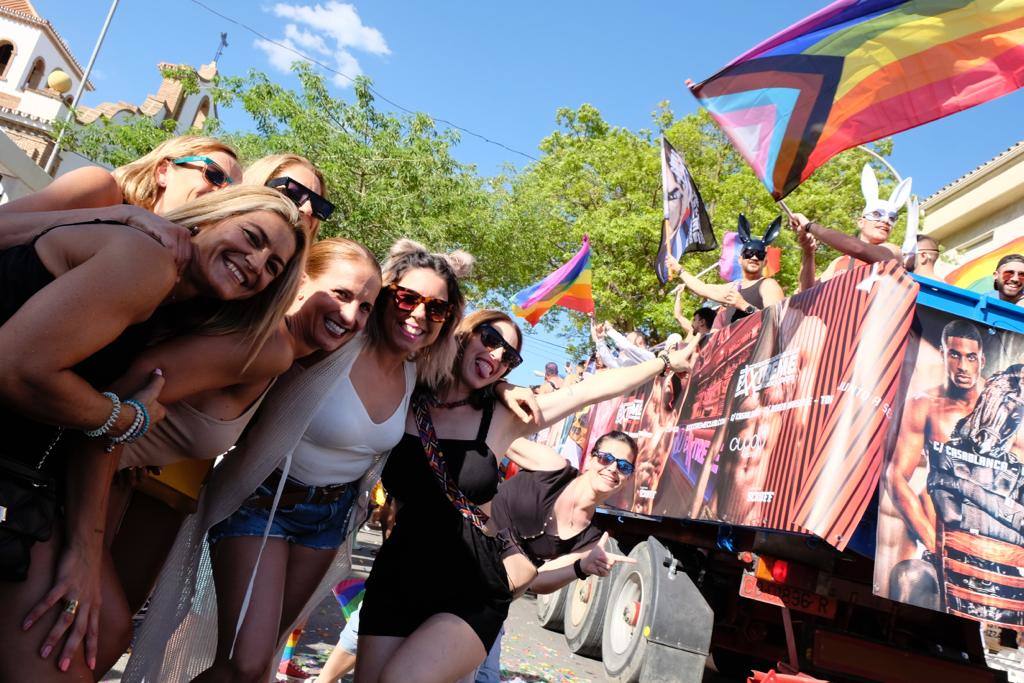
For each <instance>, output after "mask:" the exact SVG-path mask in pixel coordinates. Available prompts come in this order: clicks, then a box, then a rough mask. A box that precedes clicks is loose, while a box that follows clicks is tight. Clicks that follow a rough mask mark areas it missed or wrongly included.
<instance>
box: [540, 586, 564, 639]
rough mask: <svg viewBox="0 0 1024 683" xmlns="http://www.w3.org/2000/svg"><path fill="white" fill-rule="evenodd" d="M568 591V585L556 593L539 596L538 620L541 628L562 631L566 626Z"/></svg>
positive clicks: (556, 631)
mask: <svg viewBox="0 0 1024 683" xmlns="http://www.w3.org/2000/svg"><path fill="white" fill-rule="evenodd" d="M568 592H569V590H568V588H567V587H562V588H559V589H558V590H557V591H555V592H554V593H546V594H541V595H538V596H537V622H538V623H539V624H540V625H541V628H546V629H547V630H549V631H554V632H555V633H562V630H563V629H564V628H565V626H564V624H565V622H564V621H563V619H564V617H565V596H566V593H568Z"/></svg>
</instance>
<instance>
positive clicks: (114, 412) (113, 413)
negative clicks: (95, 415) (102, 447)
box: [84, 391, 121, 438]
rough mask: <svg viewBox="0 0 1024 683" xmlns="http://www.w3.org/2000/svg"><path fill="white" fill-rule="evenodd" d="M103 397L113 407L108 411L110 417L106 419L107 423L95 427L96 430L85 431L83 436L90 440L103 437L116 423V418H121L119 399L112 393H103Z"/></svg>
mask: <svg viewBox="0 0 1024 683" xmlns="http://www.w3.org/2000/svg"><path fill="white" fill-rule="evenodd" d="M103 395H104V396H106V397H107V398H109V399H110V402H111V403H112V404H113V407H112V408H111V410H110V417H108V418H107V421H106V422H104V423H103V424H102V425H100V426H99V427H97V428H96V429H87V430H85V432H84V433H85V435H86V436H88V437H90V438H95V437H97V436H103V435H104V434H106V433H107V432H109V431H110V428H111V427H113V426H114V425H115V424H116V423H117V418H118V417H120V416H121V399H119V398H118V397H117V394H115V393H114V392H112V391H104V392H103Z"/></svg>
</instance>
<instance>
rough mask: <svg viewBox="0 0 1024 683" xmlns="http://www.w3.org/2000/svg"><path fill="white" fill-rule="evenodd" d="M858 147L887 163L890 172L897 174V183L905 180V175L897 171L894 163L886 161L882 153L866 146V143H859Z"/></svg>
mask: <svg viewBox="0 0 1024 683" xmlns="http://www.w3.org/2000/svg"><path fill="white" fill-rule="evenodd" d="M857 149H859V150H861V151H862V152H867V153H868V154H870V155H871V156H873V157H874V158H876V159H878V160H879V161H881V162H882V163H883V164H884V165H885V167H886V168H887V169H889V172H890V173H892V174H893V175H894V176H896V182H897V183H899V182H902V181H903V176H901V175H900V174H899V173H897V172H896V169H895V168H893V167H892V164H890V163H889V162H888V161H886V160H885V157H883V156H882V155H881V154H879V153H878V152H876V151H875V150H873V149H871V148H870V147H865V146H864V145H857Z"/></svg>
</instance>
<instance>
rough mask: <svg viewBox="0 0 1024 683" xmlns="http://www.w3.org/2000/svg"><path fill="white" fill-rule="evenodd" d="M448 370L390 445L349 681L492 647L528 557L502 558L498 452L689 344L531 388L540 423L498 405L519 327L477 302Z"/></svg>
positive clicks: (519, 460)
mask: <svg viewBox="0 0 1024 683" xmlns="http://www.w3.org/2000/svg"><path fill="white" fill-rule="evenodd" d="M456 338H457V339H458V341H459V345H460V354H459V357H458V359H457V361H456V364H455V368H454V372H453V375H454V377H453V378H452V380H451V381H450V382H449V383H448V384H447V385H446V386H443V387H442V388H441V389H440V390H439V391H438V392H437V394H436V395H428V394H426V393H419V394H417V395H416V396H414V400H413V407H412V409H411V410H410V416H409V419H408V421H407V423H406V434H405V435H404V437H403V438H402V440H401V441H400V442H399V444H398V445H397V446H396V447H395V448H394V449H392V451H391V456H390V459H389V460H388V463H387V466H386V467H385V469H384V473H383V483H384V487H385V488H386V489H387V490H388V491H389V492H391V493H392V494H393V495H394V496H395V498H396V500H398V502H399V506H400V507H399V511H398V515H397V517H396V523H395V527H394V531H393V532H392V534H391V537H390V538H388V540H387V541H386V542H385V543H384V545H383V546H382V548H381V551H380V553H379V554H378V555H377V558H376V560H375V561H374V565H373V570H372V572H371V574H370V578H369V579H368V580H367V584H366V597H365V599H364V603H363V609H362V612H361V614H360V634H359V635H360V643H359V657H358V660H357V664H356V680H357V681H359V682H360V683H364V682H366V683H376V682H377V681H402V682H403V683H405V682H406V681H438V682H442V681H453V680H456V679H458V678H461V677H462V676H465V675H466V674H468V673H470V672H471V671H473V669H475V668H476V667H477V666H478V665H479V664H480V663H481V662H482V661H483V660H484V657H485V656H486V654H487V650H488V649H489V648H490V647H491V645H492V644H493V642H494V640H495V638H496V637H497V634H498V631H499V630H500V628H501V624H502V623H503V622H504V620H505V617H506V616H507V614H508V605H509V603H510V602H511V601H512V598H513V596H514V594H515V593H516V592H518V591H519V590H521V589H522V588H523V587H525V585H526V584H527V583H529V581H531V580H532V579H533V574H534V573H535V570H534V569H533V565H532V564H530V563H529V562H526V564H527V565H528V570H527V571H523V568H522V566H521V565H515V564H512V565H509V569H506V566H505V565H504V564H503V563H502V560H501V554H502V548H501V541H500V540H499V539H498V538H496V537H495V536H494V534H495V532H496V529H495V527H494V526H493V525H489V524H488V523H487V516H488V509H489V503H490V501H491V500H492V499H493V498H494V495H495V493H496V492H497V488H498V458H497V457H496V455H495V454H503V453H505V452H507V451H508V449H509V446H510V444H511V443H512V442H513V441H515V440H516V439H517V438H520V437H523V436H527V435H529V434H530V433H533V432H535V431H537V430H539V429H542V428H544V427H545V426H548V425H551V424H553V423H554V422H557V421H558V420H560V419H562V418H563V417H565V416H566V415H568V414H570V413H573V412H575V411H577V410H579V409H580V408H581V407H583V406H585V405H589V404H590V403H594V402H596V401H601V400H604V399H607V398H611V397H613V396H617V395H619V394H621V393H623V392H625V391H628V390H630V389H631V388H633V387H635V386H638V385H640V384H642V383H643V382H645V381H647V380H649V379H651V378H652V377H654V376H656V375H657V374H658V373H660V372H663V371H665V370H668V369H671V370H673V371H676V372H684V371H687V370H688V369H689V365H688V362H687V361H688V353H686V352H676V353H674V354H670V355H666V356H663V357H658V358H655V359H653V360H651V361H648V362H646V363H641V364H639V365H635V366H632V367H629V368H621V369H616V370H610V371H607V372H605V373H602V374H601V375H597V376H594V377H591V378H588V379H587V380H586V381H584V382H581V383H579V384H575V385H572V386H569V387H565V388H563V389H559V390H558V391H555V392H552V393H550V394H544V395H541V396H538V397H537V418H538V419H537V422H535V423H531V424H524V423H523V422H522V421H521V420H520V419H519V418H518V417H517V416H515V415H513V413H512V412H511V411H509V410H508V409H506V408H505V407H504V406H503V405H501V404H496V403H495V400H494V398H493V394H492V392H491V390H490V389H491V387H493V385H494V384H496V383H497V382H498V381H499V380H500V379H501V378H502V377H503V376H504V375H505V374H507V373H508V372H509V371H510V370H511V369H512V368H513V367H515V366H516V365H518V364H519V362H520V360H521V357H520V355H519V349H520V347H521V344H522V338H521V335H520V333H519V329H518V327H517V326H516V325H515V323H514V322H512V320H511V319H510V318H509V317H508V316H507V315H505V314H504V313H501V312H500V311H489V310H483V311H477V312H474V313H472V314H470V315H469V316H466V318H465V319H464V320H463V322H462V323H461V324H460V325H459V328H458V329H457V330H456ZM511 455H512V457H513V459H514V460H515V461H516V464H518V465H519V466H520V467H522V468H525V469H531V470H554V469H561V467H562V463H563V461H562V460H561V458H559V457H558V456H554V455H553V454H551V453H550V452H548V453H540V454H531V453H512V454H511Z"/></svg>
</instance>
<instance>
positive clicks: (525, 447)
mask: <svg viewBox="0 0 1024 683" xmlns="http://www.w3.org/2000/svg"><path fill="white" fill-rule="evenodd" d="M505 455H507V456H508V457H509V459H510V460H511V461H512V462H514V463H515V464H517V465H519V466H520V467H521V468H523V469H524V470H530V471H532V472H553V471H555V470H560V469H562V468H563V467H565V464H566V462H565V458H563V457H562V456H560V455H559V454H558V453H556V452H555V451H554V449H552V448H551V447H550V446H548V445H546V444H542V443H537V442H536V441H530V440H529V439H516V440H515V441H513V442H512V444H511V445H510V446H509V447H508V450H506V451H505Z"/></svg>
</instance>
